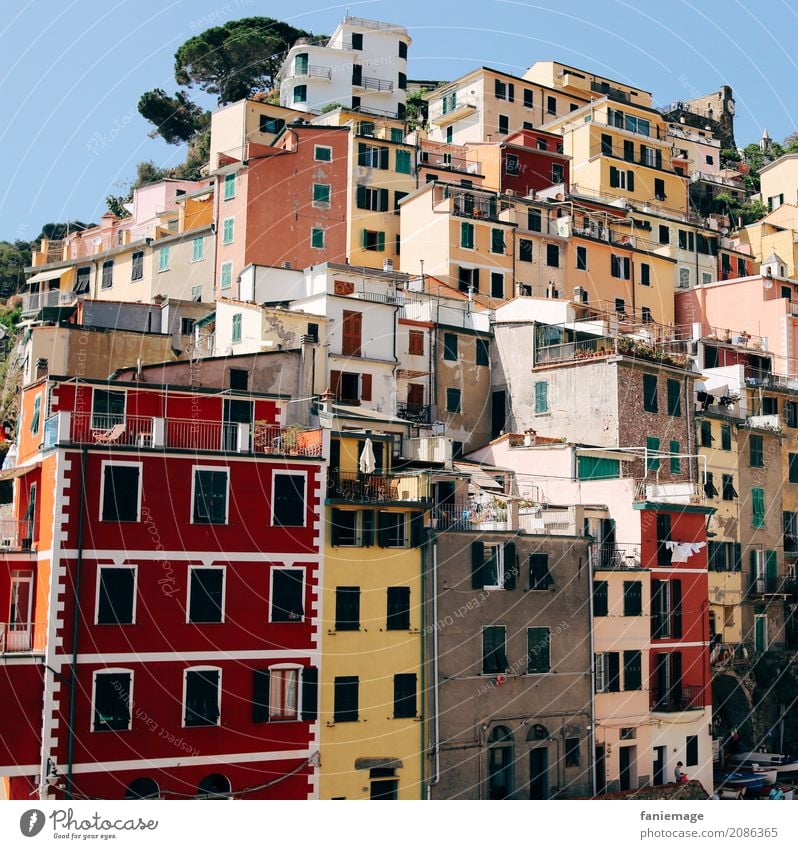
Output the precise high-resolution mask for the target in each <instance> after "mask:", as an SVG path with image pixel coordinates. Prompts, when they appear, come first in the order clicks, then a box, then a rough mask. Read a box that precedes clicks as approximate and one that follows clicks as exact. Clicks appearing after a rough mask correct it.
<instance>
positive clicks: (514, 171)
mask: <svg viewBox="0 0 798 849" xmlns="http://www.w3.org/2000/svg"><path fill="white" fill-rule="evenodd" d="M520 171H521V169H520V164H519V159H518V157H517V156H516V154H514V153H508V154H507V156H506V158H505V160H504V172H505V174H509V175H510V176H511V177H517V176H518V174H519V173H520Z"/></svg>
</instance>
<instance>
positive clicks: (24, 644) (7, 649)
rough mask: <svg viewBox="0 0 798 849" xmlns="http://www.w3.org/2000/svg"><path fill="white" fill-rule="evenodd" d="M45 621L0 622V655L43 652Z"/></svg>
mask: <svg viewBox="0 0 798 849" xmlns="http://www.w3.org/2000/svg"><path fill="white" fill-rule="evenodd" d="M46 631H47V623H46V622H13V623H10V624H9V623H8V622H0V655H9V654H34V653H36V654H43V653H44V638H45V634H46Z"/></svg>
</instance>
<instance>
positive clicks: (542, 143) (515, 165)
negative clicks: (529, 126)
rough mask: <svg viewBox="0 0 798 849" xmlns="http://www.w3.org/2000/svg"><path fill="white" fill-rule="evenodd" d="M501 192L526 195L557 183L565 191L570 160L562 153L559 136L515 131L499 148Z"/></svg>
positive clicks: (568, 178) (532, 131)
mask: <svg viewBox="0 0 798 849" xmlns="http://www.w3.org/2000/svg"><path fill="white" fill-rule="evenodd" d="M499 149H500V151H501V191H503V192H506V191H508V190H510V191H514V192H516V193H518V194H519V195H528V194H530V193H531V192H537V191H540V190H541V189H547V188H549V187H550V186H556V185H559V184H560V183H563V184H564V185H565V191H566V192H567V190H568V186H569V185H570V181H571V175H570V165H571V159H570V157H569V156H566V155H565V154H564V153H563V152H562V136H559V135H555V134H554V133H547V132H544V131H543V130H519V131H518V132H517V133H513V134H512V135H510V136H507V138H506V139H505V140H504V141H503V142H502V143H501V144H500V145H499Z"/></svg>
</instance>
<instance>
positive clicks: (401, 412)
mask: <svg viewBox="0 0 798 849" xmlns="http://www.w3.org/2000/svg"><path fill="white" fill-rule="evenodd" d="M396 415H397V416H399V418H400V419H404V420H405V421H408V422H413V424H417V425H425V424H429V423H430V407H429V405H428V404H409V403H408V404H397V405H396Z"/></svg>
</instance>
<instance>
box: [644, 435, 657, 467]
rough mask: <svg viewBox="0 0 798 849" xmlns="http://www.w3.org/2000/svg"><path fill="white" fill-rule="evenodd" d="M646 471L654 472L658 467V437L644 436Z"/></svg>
mask: <svg viewBox="0 0 798 849" xmlns="http://www.w3.org/2000/svg"><path fill="white" fill-rule="evenodd" d="M646 455H647V458H648V459H647V460H646V471H647V472H656V471H657V469H659V437H657V436H647V437H646Z"/></svg>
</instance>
